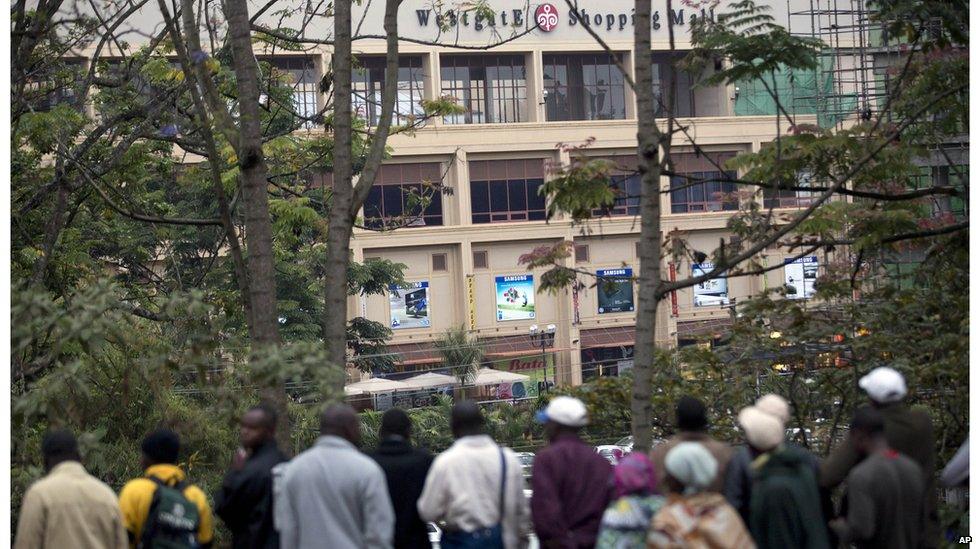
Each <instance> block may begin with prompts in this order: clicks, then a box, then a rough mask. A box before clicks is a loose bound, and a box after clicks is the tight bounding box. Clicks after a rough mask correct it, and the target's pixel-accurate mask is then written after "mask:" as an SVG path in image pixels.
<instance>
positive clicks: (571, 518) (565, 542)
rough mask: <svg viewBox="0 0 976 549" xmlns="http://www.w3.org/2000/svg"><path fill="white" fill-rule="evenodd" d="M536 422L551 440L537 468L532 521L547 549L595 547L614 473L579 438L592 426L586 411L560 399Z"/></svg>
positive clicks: (573, 400) (534, 469)
mask: <svg viewBox="0 0 976 549" xmlns="http://www.w3.org/2000/svg"><path fill="white" fill-rule="evenodd" d="M536 419H537V420H538V421H539V422H540V423H543V424H544V425H545V432H546V437H548V438H549V446H547V447H546V448H545V449H543V450H542V451H540V452H539V453H538V455H536V457H535V461H534V462H533V463H532V522H533V523H534V524H535V532H536V535H538V536H539V542H540V544H541V545H542V547H544V548H545V547H558V548H565V549H576V548H585V547H593V546H594V545H595V544H596V538H597V534H598V533H599V530H600V519H601V518H602V517H603V511H604V510H605V509H606V508H607V504H608V503H610V498H611V495H612V493H611V486H612V484H611V480H612V474H613V469H612V468H611V466H610V463H609V462H608V461H607V460H606V459H604V458H603V457H602V456H600V455H599V454H597V453H596V452H595V451H593V447H592V446H590V445H589V444H587V443H585V442H583V441H582V440H581V439H580V437H579V430H580V429H581V428H582V427H583V426H585V425H586V424H587V423H589V421H590V418H589V415H588V414H587V412H586V406H585V405H584V404H583V403H582V402H581V401H580V400H579V399H576V398H572V397H566V396H558V397H556V398H554V399H552V401H551V402H549V405H548V406H546V408H545V410H542V411H540V412H539V413H538V415H537V417H536Z"/></svg>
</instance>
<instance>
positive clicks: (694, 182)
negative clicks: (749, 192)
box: [670, 152, 739, 213]
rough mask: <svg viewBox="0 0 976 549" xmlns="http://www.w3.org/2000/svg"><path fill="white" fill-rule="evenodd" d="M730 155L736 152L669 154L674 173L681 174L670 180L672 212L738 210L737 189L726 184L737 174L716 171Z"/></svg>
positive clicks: (731, 183)
mask: <svg viewBox="0 0 976 549" xmlns="http://www.w3.org/2000/svg"><path fill="white" fill-rule="evenodd" d="M733 156H735V153H709V152H705V153H702V154H701V155H696V154H693V153H679V154H674V155H672V156H671V163H672V164H673V166H674V171H675V172H676V173H680V174H683V175H681V176H674V177H672V178H671V191H670V192H671V213H694V212H718V211H730V210H737V209H738V208H739V199H738V196H737V194H736V193H737V191H738V188H737V187H736V184H735V183H733V182H731V181H728V180H730V179H734V178H735V175H736V174H735V172H732V171H725V170H721V169H719V168H718V166H722V165H723V164H724V162H725V161H726V160H728V159H729V158H732V157H733Z"/></svg>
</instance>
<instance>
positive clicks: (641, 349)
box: [630, 0, 662, 450]
mask: <svg viewBox="0 0 976 549" xmlns="http://www.w3.org/2000/svg"><path fill="white" fill-rule="evenodd" d="M634 7H635V13H634V72H635V83H636V84H637V86H636V90H635V93H636V94H637V146H638V151H639V155H638V160H639V170H640V173H641V202H640V227H641V233H640V234H641V236H640V246H639V249H638V261H639V262H640V272H639V276H638V300H637V326H636V328H635V330H636V337H635V341H634V386H633V395H632V397H631V404H630V407H631V414H632V417H631V430H632V432H633V434H634V445H635V447H636V448H638V449H640V450H647V449H648V447H649V446H650V443H651V427H652V425H653V421H654V418H653V416H652V408H651V398H652V396H653V394H652V393H653V389H654V388H653V387H652V386H651V372H652V368H653V367H654V354H655V347H654V334H655V331H656V328H657V306H658V300H657V298H656V294H657V289H658V286H659V285H660V284H661V236H660V235H661V195H660V190H661V165H660V161H659V160H658V147H659V146H660V145H661V137H662V134H661V132H660V130H659V129H658V127H657V124H656V122H655V120H654V95H653V94H652V92H651V90H652V89H653V88H652V74H651V0H635V2H634Z"/></svg>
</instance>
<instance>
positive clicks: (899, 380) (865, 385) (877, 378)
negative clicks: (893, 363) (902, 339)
mask: <svg viewBox="0 0 976 549" xmlns="http://www.w3.org/2000/svg"><path fill="white" fill-rule="evenodd" d="M857 385H858V386H859V387H860V388H862V389H864V392H866V393H867V394H868V397H870V398H871V400H873V401H875V402H877V403H878V404H887V403H889V402H898V401H899V400H901V399H903V398H905V395H907V394H908V387H907V386H906V385H905V378H904V376H902V375H901V374H900V373H898V371H897V370H894V369H893V368H888V367H887V366H882V367H880V368H875V369H873V370H871V371H870V372H869V373H868V375H866V376H864V377H862V378H861V379H860V381H858V382H857Z"/></svg>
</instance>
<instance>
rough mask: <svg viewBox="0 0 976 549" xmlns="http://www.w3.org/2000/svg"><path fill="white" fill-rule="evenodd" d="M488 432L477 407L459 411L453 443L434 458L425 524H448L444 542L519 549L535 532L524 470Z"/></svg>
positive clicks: (423, 506) (423, 503)
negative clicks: (473, 541) (472, 541)
mask: <svg viewBox="0 0 976 549" xmlns="http://www.w3.org/2000/svg"><path fill="white" fill-rule="evenodd" d="M484 427H485V418H484V416H483V415H482V414H481V409H480V408H479V407H478V404H477V403H475V402H473V401H470V400H466V401H462V402H459V403H458V404H456V405H455V406H454V408H453V409H452V410H451V431H452V433H453V434H454V438H455V441H454V444H453V445H451V447H450V448H448V449H447V450H446V451H444V452H443V453H441V454H440V455H438V456H437V457H436V458H435V459H434V463H433V465H432V466H431V468H430V472H429V473H428V474H427V481H426V483H425V484H424V491H423V494H421V496H420V501H418V502H417V510H418V511H420V518H422V519H423V520H426V521H437V522H443V523H444V524H445V530H444V537H445V539H449V540H456V541H458V543H464V542H465V540H470V539H472V538H475V537H480V538H481V539H483V540H486V541H485V542H484V543H482V545H481V546H482V547H496V546H499V542H500V543H501V544H503V545H504V547H505V548H506V549H516V548H517V547H521V546H522V544H523V543H525V542H526V540H527V539H528V534H529V530H530V529H531V521H530V517H529V509H528V503H527V502H526V500H525V494H524V492H523V491H522V490H523V486H524V481H523V480H522V467H521V464H520V463H519V460H518V458H517V457H516V456H515V453H514V452H512V451H511V450H509V449H508V448H502V447H500V446H499V445H498V444H496V443H495V441H494V440H492V439H491V437H490V436H488V435H487V434H485V431H484ZM499 538H501V539H500V540H499ZM487 540H494V541H487Z"/></svg>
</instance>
